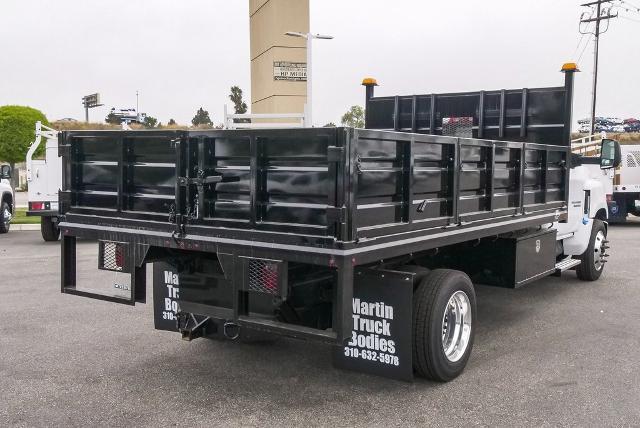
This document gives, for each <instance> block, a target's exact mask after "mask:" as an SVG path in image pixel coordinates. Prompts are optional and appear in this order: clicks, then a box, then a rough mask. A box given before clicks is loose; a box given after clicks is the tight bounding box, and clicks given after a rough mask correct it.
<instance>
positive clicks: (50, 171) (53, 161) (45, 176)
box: [26, 122, 62, 241]
mask: <svg viewBox="0 0 640 428" xmlns="http://www.w3.org/2000/svg"><path fill="white" fill-rule="evenodd" d="M43 139H44V140H45V143H44V144H45V152H44V159H33V156H34V154H35V153H36V150H38V147H39V146H40V144H42V140H43ZM26 161H27V183H28V185H29V186H28V187H29V192H28V198H29V209H28V211H27V215H28V216H39V217H40V218H41V219H40V231H41V233H42V238H43V239H44V240H45V241H57V240H58V238H59V237H60V230H59V229H58V219H59V216H58V192H59V190H60V188H61V186H62V160H61V159H60V157H58V131H56V130H55V129H53V128H49V127H48V126H45V125H43V124H42V123H41V122H37V123H36V139H35V141H34V142H33V143H32V144H31V147H29V151H28V152H27V158H26Z"/></svg>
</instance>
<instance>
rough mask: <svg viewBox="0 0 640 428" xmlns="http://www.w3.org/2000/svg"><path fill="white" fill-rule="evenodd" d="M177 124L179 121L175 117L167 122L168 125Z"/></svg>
mask: <svg viewBox="0 0 640 428" xmlns="http://www.w3.org/2000/svg"><path fill="white" fill-rule="evenodd" d="M176 125H177V123H176V121H175V120H173V119H169V122H167V126H176Z"/></svg>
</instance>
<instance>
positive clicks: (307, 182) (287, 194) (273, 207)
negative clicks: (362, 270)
mask: <svg viewBox="0 0 640 428" xmlns="http://www.w3.org/2000/svg"><path fill="white" fill-rule="evenodd" d="M178 158H179V159H180V160H179V162H178V163H179V167H178V168H179V171H178V174H179V179H178V189H177V192H178V194H177V195H178V196H177V198H176V212H177V214H178V216H179V217H180V218H178V219H176V221H177V222H178V223H179V222H180V221H182V223H183V224H184V225H185V227H184V228H183V230H182V231H183V232H184V231H186V228H187V227H189V226H196V227H197V226H204V227H207V226H208V227H227V228H239V229H256V230H263V231H270V232H280V233H283V232H284V233H295V234H301V235H307V236H320V237H327V236H336V233H337V232H338V225H339V223H340V222H341V221H342V220H343V218H342V216H341V210H340V209H339V208H337V207H339V206H341V205H342V204H343V201H341V200H339V199H340V198H339V197H338V194H341V192H338V191H337V186H339V185H340V182H341V180H339V177H343V175H344V173H343V171H342V168H344V165H345V163H346V159H345V152H344V149H343V139H342V138H339V135H338V132H337V131H336V130H326V131H319V130H318V129H313V130H297V131H296V132H295V133H291V132H289V131H285V130H269V131H264V132H263V133H261V134H259V135H256V133H255V132H253V133H242V132H239V131H232V132H229V131H211V132H201V133H191V134H190V135H189V137H188V139H187V140H186V141H185V142H184V144H183V147H181V148H180V150H179V151H178Z"/></svg>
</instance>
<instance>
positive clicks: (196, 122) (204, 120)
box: [191, 107, 213, 126]
mask: <svg viewBox="0 0 640 428" xmlns="http://www.w3.org/2000/svg"><path fill="white" fill-rule="evenodd" d="M191 123H192V124H193V126H201V125H206V126H213V122H212V121H211V118H210V117H209V112H208V111H206V110H205V109H203V108H202V107H200V109H199V110H198V111H197V112H196V115H195V116H194V117H193V119H192V120H191Z"/></svg>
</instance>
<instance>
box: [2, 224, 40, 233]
mask: <svg viewBox="0 0 640 428" xmlns="http://www.w3.org/2000/svg"><path fill="white" fill-rule="evenodd" d="M34 230H40V225H39V224H13V223H11V227H10V229H9V231H10V232H14V231H34Z"/></svg>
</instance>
